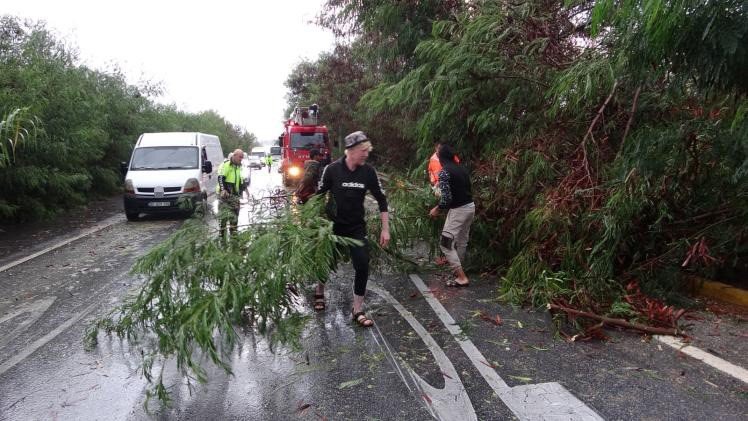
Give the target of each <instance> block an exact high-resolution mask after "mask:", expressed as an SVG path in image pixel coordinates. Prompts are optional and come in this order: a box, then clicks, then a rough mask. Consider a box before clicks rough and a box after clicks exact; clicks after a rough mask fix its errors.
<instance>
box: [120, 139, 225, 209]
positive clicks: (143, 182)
mask: <svg viewBox="0 0 748 421" xmlns="http://www.w3.org/2000/svg"><path fill="white" fill-rule="evenodd" d="M221 162H223V150H222V149H221V141H220V140H219V139H218V136H214V135H210V134H204V133H179V132H175V133H143V134H142V135H140V137H139V138H138V141H137V143H135V149H133V151H132V157H131V158H130V163H129V164H126V163H123V172H125V171H126V175H125V215H126V216H127V219H128V220H131V221H133V220H137V219H138V217H139V216H140V214H141V213H159V212H175V211H181V212H186V213H192V212H193V211H194V210H195V208H196V205H198V204H204V203H207V200H208V198H209V196H211V195H214V194H215V191H216V182H217V180H218V166H219V165H220V164H221Z"/></svg>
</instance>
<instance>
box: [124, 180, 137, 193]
mask: <svg viewBox="0 0 748 421" xmlns="http://www.w3.org/2000/svg"><path fill="white" fill-rule="evenodd" d="M125 194H135V186H133V184H132V180H130V179H129V178H128V179H127V180H125Z"/></svg>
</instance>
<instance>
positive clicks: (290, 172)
mask: <svg viewBox="0 0 748 421" xmlns="http://www.w3.org/2000/svg"><path fill="white" fill-rule="evenodd" d="M299 174H301V168H299V167H291V168H289V169H288V175H290V176H291V177H298V176H299Z"/></svg>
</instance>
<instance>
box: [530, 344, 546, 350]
mask: <svg viewBox="0 0 748 421" xmlns="http://www.w3.org/2000/svg"><path fill="white" fill-rule="evenodd" d="M530 348H532V349H534V350H536V351H550V348H541V347H539V346H535V345H530Z"/></svg>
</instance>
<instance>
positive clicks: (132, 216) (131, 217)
mask: <svg viewBox="0 0 748 421" xmlns="http://www.w3.org/2000/svg"><path fill="white" fill-rule="evenodd" d="M125 216H126V217H127V220H128V221H137V220H139V219H140V218H139V216H140V213H138V212H128V211H125Z"/></svg>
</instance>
